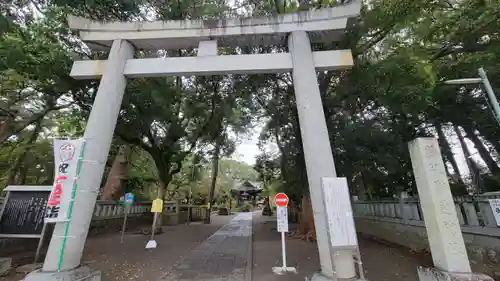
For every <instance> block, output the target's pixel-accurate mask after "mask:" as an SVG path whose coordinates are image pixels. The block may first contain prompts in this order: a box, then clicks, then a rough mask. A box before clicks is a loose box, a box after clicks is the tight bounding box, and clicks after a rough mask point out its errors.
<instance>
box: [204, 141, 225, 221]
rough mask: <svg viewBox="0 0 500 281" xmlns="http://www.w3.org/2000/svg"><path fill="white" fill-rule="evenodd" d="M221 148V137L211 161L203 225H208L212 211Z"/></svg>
mask: <svg viewBox="0 0 500 281" xmlns="http://www.w3.org/2000/svg"><path fill="white" fill-rule="evenodd" d="M221 147H222V136H220V137H218V139H217V141H216V143H215V151H214V157H213V160H212V181H211V183H210V192H209V193H208V208H207V212H206V213H205V221H204V222H205V223H210V215H211V214H210V213H211V209H212V201H213V200H214V193H215V186H216V184H217V174H218V173H219V157H220V150H221Z"/></svg>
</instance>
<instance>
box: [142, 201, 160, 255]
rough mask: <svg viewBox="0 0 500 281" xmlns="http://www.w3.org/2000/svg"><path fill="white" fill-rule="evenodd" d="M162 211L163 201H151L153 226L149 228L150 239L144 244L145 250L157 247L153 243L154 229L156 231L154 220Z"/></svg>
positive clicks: (154, 242)
mask: <svg viewBox="0 0 500 281" xmlns="http://www.w3.org/2000/svg"><path fill="white" fill-rule="evenodd" d="M162 211H163V200H161V199H160V198H156V199H155V200H153V204H152V206H151V212H152V213H153V215H154V216H153V226H152V227H151V239H150V240H149V241H148V243H147V244H146V249H155V248H156V246H158V245H157V243H156V241H155V229H156V218H157V217H158V213H161V212H162Z"/></svg>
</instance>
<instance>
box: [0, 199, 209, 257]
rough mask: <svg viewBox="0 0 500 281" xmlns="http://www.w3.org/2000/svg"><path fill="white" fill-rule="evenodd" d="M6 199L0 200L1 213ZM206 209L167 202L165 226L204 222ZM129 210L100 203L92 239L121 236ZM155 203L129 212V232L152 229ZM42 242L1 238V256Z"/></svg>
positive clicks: (92, 224) (104, 202) (108, 203)
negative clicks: (187, 222) (102, 236)
mask: <svg viewBox="0 0 500 281" xmlns="http://www.w3.org/2000/svg"><path fill="white" fill-rule="evenodd" d="M3 201H4V198H3V197H0V210H1V208H2V205H3ZM205 212H206V207H205V206H197V205H182V204H180V200H176V201H165V202H164V212H163V225H174V224H179V223H185V222H186V221H200V220H202V219H203V218H204V217H205ZM124 216H125V207H124V206H123V205H122V204H121V203H120V202H117V201H105V200H98V201H97V203H96V205H95V208H94V215H93V217H92V223H91V225H90V230H89V235H96V234H102V233H113V232H114V233H117V232H119V231H120V230H121V227H122V223H123V217H124ZM152 219H153V216H152V214H151V202H136V203H134V205H132V206H131V207H130V208H129V210H128V223H127V228H134V227H137V226H145V225H151V222H152ZM37 243H38V239H21V238H0V252H1V253H2V254H10V253H13V252H17V251H21V250H25V249H28V248H29V249H31V248H33V247H36V244H37Z"/></svg>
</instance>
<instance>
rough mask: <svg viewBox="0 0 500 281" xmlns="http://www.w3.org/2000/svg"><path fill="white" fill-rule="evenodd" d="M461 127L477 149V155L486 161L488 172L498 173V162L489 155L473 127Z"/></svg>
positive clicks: (499, 170)
mask: <svg viewBox="0 0 500 281" xmlns="http://www.w3.org/2000/svg"><path fill="white" fill-rule="evenodd" d="M463 128H464V131H465V133H466V137H467V138H468V139H470V140H471V141H472V142H473V143H474V147H475V148H476V149H477V151H478V153H479V155H480V156H481V158H482V159H483V160H484V162H485V163H486V166H488V169H489V170H490V172H491V173H493V174H496V173H499V172H500V168H499V167H498V164H497V163H496V162H495V160H493V157H491V154H490V152H489V151H488V150H487V149H486V147H484V144H483V142H482V141H481V140H480V139H479V137H478V136H477V135H476V133H475V132H474V129H473V128H472V127H470V126H463Z"/></svg>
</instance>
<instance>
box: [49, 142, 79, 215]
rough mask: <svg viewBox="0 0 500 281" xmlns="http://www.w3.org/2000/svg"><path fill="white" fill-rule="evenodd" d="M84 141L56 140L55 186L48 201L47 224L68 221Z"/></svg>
mask: <svg viewBox="0 0 500 281" xmlns="http://www.w3.org/2000/svg"><path fill="white" fill-rule="evenodd" d="M83 143H84V140H83V139H78V140H54V165H55V178H54V185H53V186H52V190H51V192H50V195H49V199H48V201H47V208H46V213H45V222H62V221H67V220H68V212H69V208H70V204H71V201H72V196H73V194H72V193H73V186H74V184H75V180H76V176H77V166H78V159H79V157H80V152H81V150H82V148H83Z"/></svg>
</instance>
